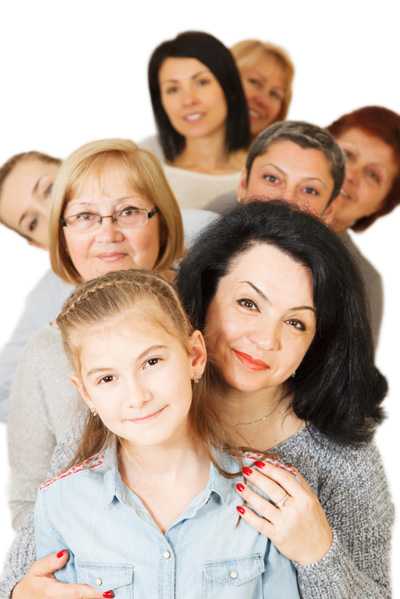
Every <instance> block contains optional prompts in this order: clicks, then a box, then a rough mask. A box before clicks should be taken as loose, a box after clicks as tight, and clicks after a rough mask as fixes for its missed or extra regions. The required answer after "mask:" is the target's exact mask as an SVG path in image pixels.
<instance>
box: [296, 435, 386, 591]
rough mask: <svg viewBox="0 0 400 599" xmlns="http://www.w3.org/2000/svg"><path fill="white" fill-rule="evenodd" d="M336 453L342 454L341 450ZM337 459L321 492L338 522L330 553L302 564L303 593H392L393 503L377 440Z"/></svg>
mask: <svg viewBox="0 0 400 599" xmlns="http://www.w3.org/2000/svg"><path fill="white" fill-rule="evenodd" d="M336 457H337V456H336ZM343 457H344V458H345V459H342V460H335V459H332V464H331V465H332V468H331V471H332V469H336V470H337V469H340V471H336V472H335V474H334V475H333V476H332V477H327V479H326V480H325V481H324V482H323V483H322V484H321V488H320V489H319V492H318V495H319V498H320V501H321V504H322V506H323V507H324V509H325V512H326V514H327V517H328V519H329V521H330V524H331V526H332V528H333V533H334V539H333V543H332V546H331V548H330V550H329V551H328V553H327V554H326V555H325V556H324V557H323V558H322V559H321V560H320V561H319V562H317V563H314V564H311V565H308V566H300V565H299V564H297V570H298V581H299V587H300V591H301V595H302V597H303V599H315V598H317V597H318V599H353V598H354V597H362V598H363V599H390V597H391V591H390V581H389V569H390V538H391V529H392V525H393V519H394V515H393V505H392V502H391V499H390V495H389V490H388V486H387V481H386V477H385V474H384V471H383V467H382V463H381V458H380V456H379V453H378V451H377V449H376V448H375V446H373V445H369V446H367V447H366V448H364V449H362V450H354V451H352V450H348V452H346V455H345V456H343Z"/></svg>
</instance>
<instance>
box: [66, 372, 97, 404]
mask: <svg viewBox="0 0 400 599" xmlns="http://www.w3.org/2000/svg"><path fill="white" fill-rule="evenodd" d="M70 381H71V383H72V384H73V386H74V387H75V389H76V390H77V391H78V393H79V395H80V396H81V397H82V399H83V401H84V402H85V404H86V405H87V406H88V408H89V410H90V411H91V412H93V410H95V409H96V408H95V406H94V404H93V402H92V400H91V399H90V395H89V393H88V392H87V390H86V387H85V385H84V384H83V382H82V380H81V379H80V378H79V376H77V375H76V374H73V375H72V376H71V378H70Z"/></svg>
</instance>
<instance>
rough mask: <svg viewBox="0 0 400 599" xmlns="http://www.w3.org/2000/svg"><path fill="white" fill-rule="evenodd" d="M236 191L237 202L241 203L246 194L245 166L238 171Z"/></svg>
mask: <svg viewBox="0 0 400 599" xmlns="http://www.w3.org/2000/svg"><path fill="white" fill-rule="evenodd" d="M236 193H237V198H238V202H239V204H241V203H242V201H243V200H244V199H245V197H246V195H247V170H246V167H243V168H242V171H241V173H240V179H239V183H238V188H237V191H236Z"/></svg>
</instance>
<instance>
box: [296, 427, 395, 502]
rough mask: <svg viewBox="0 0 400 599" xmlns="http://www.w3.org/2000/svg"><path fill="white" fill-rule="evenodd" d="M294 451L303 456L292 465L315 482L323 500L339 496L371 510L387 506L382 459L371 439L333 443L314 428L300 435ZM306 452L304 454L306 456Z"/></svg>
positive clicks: (386, 483) (387, 496)
mask: <svg viewBox="0 0 400 599" xmlns="http://www.w3.org/2000/svg"><path fill="white" fill-rule="evenodd" d="M302 439H303V440H304V442H300V443H299V447H298V450H299V451H300V455H303V464H304V473H303V471H302V459H301V458H300V459H299V460H297V464H296V467H297V468H298V470H299V471H300V472H301V473H302V474H303V475H304V476H305V478H306V479H307V478H308V477H310V478H311V479H314V480H315V481H316V487H317V492H318V495H320V497H321V498H322V499H324V500H327V501H331V500H333V498H336V499H335V501H337V498H338V497H339V496H341V497H342V500H343V502H344V503H348V502H350V503H352V504H353V506H358V507H360V506H361V505H362V506H363V507H364V508H365V509H366V510H370V507H371V506H372V508H371V509H372V510H375V509H376V507H377V505H380V506H381V508H380V509H382V510H385V509H386V508H389V506H391V499H390V492H389V486H388V482H387V479H386V475H385V471H384V467H383V462H382V458H381V455H380V452H379V450H378V448H377V446H376V444H375V442H373V441H372V442H370V443H364V444H362V445H357V446H355V445H342V444H339V443H336V442H335V441H333V440H332V439H330V438H328V437H327V436H326V435H323V434H322V433H320V432H318V431H317V430H316V429H312V428H311V429H310V430H309V434H308V439H307V435H304V436H303V438H302ZM307 454H308V455H307Z"/></svg>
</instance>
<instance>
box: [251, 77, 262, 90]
mask: <svg viewBox="0 0 400 599" xmlns="http://www.w3.org/2000/svg"><path fill="white" fill-rule="evenodd" d="M247 81H248V82H249V83H250V85H252V86H253V87H256V88H257V89H262V82H261V81H260V80H259V79H257V78H256V77H247Z"/></svg>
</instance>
